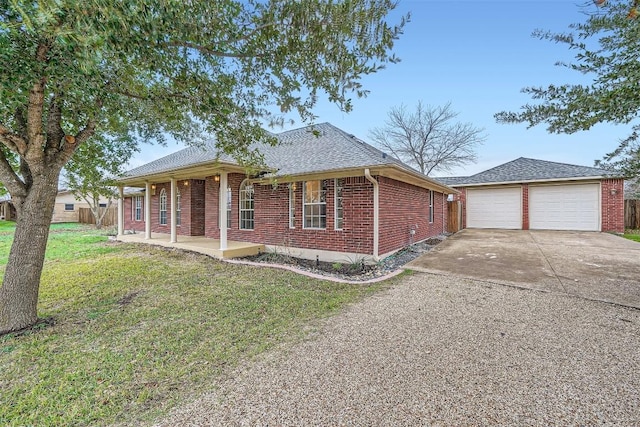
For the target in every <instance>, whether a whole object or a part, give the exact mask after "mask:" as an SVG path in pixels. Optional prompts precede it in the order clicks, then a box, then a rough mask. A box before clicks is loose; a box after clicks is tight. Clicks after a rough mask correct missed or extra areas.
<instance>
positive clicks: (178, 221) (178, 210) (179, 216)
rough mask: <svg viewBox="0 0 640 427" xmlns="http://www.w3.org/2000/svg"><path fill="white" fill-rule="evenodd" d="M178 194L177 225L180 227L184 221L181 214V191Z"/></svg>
mask: <svg viewBox="0 0 640 427" xmlns="http://www.w3.org/2000/svg"><path fill="white" fill-rule="evenodd" d="M177 191H178V193H177V194H176V225H180V222H181V221H182V213H181V212H180V190H177Z"/></svg>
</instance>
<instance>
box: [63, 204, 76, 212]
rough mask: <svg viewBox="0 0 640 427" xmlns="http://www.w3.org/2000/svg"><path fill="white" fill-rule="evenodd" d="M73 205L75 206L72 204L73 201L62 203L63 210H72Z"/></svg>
mask: <svg viewBox="0 0 640 427" xmlns="http://www.w3.org/2000/svg"><path fill="white" fill-rule="evenodd" d="M74 207H75V206H74V205H73V203H65V204H64V210H65V211H72V210H74Z"/></svg>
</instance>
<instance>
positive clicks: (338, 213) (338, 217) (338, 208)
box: [333, 178, 344, 230]
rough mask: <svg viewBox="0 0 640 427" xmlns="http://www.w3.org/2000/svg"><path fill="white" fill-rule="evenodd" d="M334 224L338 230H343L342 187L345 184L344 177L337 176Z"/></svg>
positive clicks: (335, 182) (335, 181)
mask: <svg viewBox="0 0 640 427" xmlns="http://www.w3.org/2000/svg"><path fill="white" fill-rule="evenodd" d="M334 186H335V187H334V188H335V191H334V193H333V194H334V196H333V198H334V200H333V202H334V205H333V206H334V211H335V212H334V218H335V220H334V225H333V228H334V229H336V230H342V224H343V222H344V210H343V209H342V187H343V186H344V179H342V178H336V179H335V180H334Z"/></svg>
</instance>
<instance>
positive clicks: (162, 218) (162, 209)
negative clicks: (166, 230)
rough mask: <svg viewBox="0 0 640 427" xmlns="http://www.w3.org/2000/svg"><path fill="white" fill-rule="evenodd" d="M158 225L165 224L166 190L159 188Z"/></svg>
mask: <svg viewBox="0 0 640 427" xmlns="http://www.w3.org/2000/svg"><path fill="white" fill-rule="evenodd" d="M159 210H160V225H167V191H166V190H165V189H164V188H163V189H162V190H160V209H159Z"/></svg>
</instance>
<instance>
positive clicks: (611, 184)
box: [455, 179, 624, 233]
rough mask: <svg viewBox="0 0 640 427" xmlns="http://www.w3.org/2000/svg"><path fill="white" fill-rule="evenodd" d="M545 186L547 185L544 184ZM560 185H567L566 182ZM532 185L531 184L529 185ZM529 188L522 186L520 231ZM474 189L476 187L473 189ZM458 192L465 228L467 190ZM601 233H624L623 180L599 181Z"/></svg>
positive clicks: (526, 211)
mask: <svg viewBox="0 0 640 427" xmlns="http://www.w3.org/2000/svg"><path fill="white" fill-rule="evenodd" d="M545 184H547V183H545ZM560 184H568V183H566V182H563V183H560ZM531 185H532V184H531ZM529 186H530V184H522V229H523V230H528V229H529ZM474 188H476V187H474ZM455 189H456V190H459V191H460V194H459V195H457V196H456V200H459V201H460V202H461V204H462V228H466V227H467V224H466V222H467V209H466V199H467V189H466V188H465V187H455ZM600 203H601V212H600V218H601V231H603V232H608V233H624V180H622V179H603V180H601V181H600Z"/></svg>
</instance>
